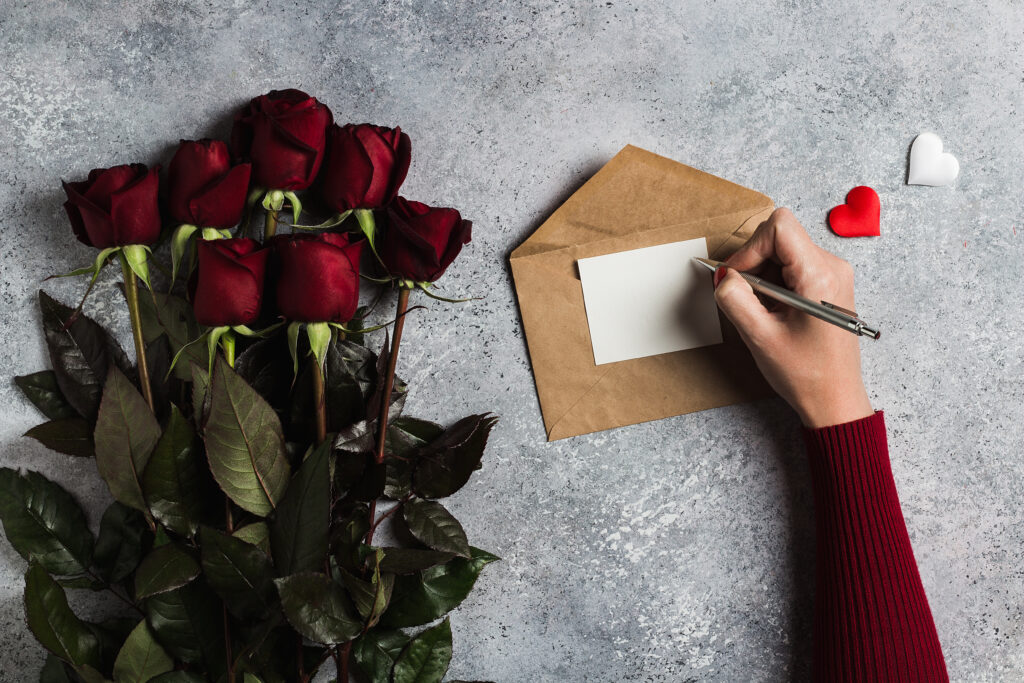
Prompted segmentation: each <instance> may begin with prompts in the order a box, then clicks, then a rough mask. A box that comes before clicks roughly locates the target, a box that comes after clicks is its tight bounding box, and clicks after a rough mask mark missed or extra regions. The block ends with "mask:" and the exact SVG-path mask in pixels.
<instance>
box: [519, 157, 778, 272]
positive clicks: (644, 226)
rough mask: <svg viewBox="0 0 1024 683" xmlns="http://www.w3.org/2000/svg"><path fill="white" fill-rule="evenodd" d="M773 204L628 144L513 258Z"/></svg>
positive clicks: (744, 190) (715, 178) (526, 242)
mask: <svg viewBox="0 0 1024 683" xmlns="http://www.w3.org/2000/svg"><path fill="white" fill-rule="evenodd" d="M771 206H772V201H771V199H769V198H768V197H766V196H765V195H763V194H761V193H760V192H756V191H754V190H751V189H748V188H745V187H743V186H741V185H737V184H735V183H731V182H729V181H728V180H723V179H722V178H719V177H717V176H713V175H711V174H709V173H705V172H703V171H699V170H697V169H695V168H691V167H690V166H686V165H685V164H681V163H679V162H677V161H672V160H671V159H667V158H665V157H662V156H658V155H657V154H653V153H651V152H648V151H646V150H643V149H640V148H639V147H633V146H632V145H629V146H627V147H625V148H624V149H623V150H622V151H620V152H619V153H618V154H616V155H615V157H614V158H612V160H611V161H609V162H608V163H607V164H605V166H604V167H602V168H601V170H600V171H598V172H597V173H596V174H594V176H593V177H592V178H591V179H590V180H588V181H587V182H586V183H585V184H584V185H583V186H582V187H581V188H580V189H579V190H577V191H576V192H575V193H574V194H573V195H572V196H571V197H570V198H569V199H568V200H566V202H565V203H564V204H563V205H562V206H561V207H559V208H558V209H557V210H556V211H555V212H554V213H553V214H552V215H551V217H550V218H549V219H548V220H547V221H545V222H544V223H543V224H542V225H541V226H540V227H539V228H538V229H537V230H536V231H535V232H534V233H533V234H532V235H531V236H530V237H529V238H527V239H526V240H525V241H524V242H523V243H522V244H521V245H520V246H519V247H518V248H517V249H516V250H515V251H513V252H512V254H511V256H510V258H511V259H513V260H514V259H519V258H522V257H525V256H530V255H533V254H538V253H543V252H547V251H552V250H557V249H564V248H566V247H570V246H573V245H578V244H583V243H587V242H591V241H595V240H604V239H609V238H614V237H622V236H626V235H632V234H636V233H638V232H644V231H646V230H649V229H652V228H661V227H664V226H668V225H674V224H681V223H689V222H694V221H697V220H703V219H708V218H714V217H717V216H722V215H725V214H736V213H744V212H745V213H747V214H748V215H750V214H753V213H755V212H757V211H759V210H761V209H764V208H767V207H771Z"/></svg>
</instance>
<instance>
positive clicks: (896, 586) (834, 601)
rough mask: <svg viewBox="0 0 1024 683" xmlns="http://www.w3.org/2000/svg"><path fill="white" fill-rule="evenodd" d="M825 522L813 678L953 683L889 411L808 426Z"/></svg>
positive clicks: (818, 509)
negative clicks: (894, 461)
mask: <svg viewBox="0 0 1024 683" xmlns="http://www.w3.org/2000/svg"><path fill="white" fill-rule="evenodd" d="M804 437H805V440H806V442H807V450H808V455H809V458H810V471H811V479H812V482H813V483H812V485H813V488H814V505H815V521H816V526H817V594H816V598H815V606H814V678H815V680H817V681H829V682H832V681H928V682H929V683H931V682H932V681H948V680H949V677H948V676H947V674H946V663H945V660H944V659H943V657H942V648H941V646H940V645H939V637H938V634H937V633H936V632H935V623H934V622H933V621H932V615H931V610H930V609H929V608H928V598H927V597H925V594H924V588H923V587H922V585H921V577H920V575H919V574H918V571H917V563H916V562H915V561H914V551H913V549H911V547H910V538H909V537H908V536H907V527H906V523H905V522H904V521H903V512H902V510H901V509H900V501H899V497H898V496H897V495H896V484H895V483H894V481H893V478H892V468H891V466H890V464H889V448H888V444H887V442H886V436H885V418H884V416H883V415H882V413H881V412H876V413H875V414H874V415H872V416H871V417H866V418H864V419H861V420H856V421H854V422H848V423H846V424H841V425H835V426H832V427H824V428H822V429H815V430H805V432H804Z"/></svg>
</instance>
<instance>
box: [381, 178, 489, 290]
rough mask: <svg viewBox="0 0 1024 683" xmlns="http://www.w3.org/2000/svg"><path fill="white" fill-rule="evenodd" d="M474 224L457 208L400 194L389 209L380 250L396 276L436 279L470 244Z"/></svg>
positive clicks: (386, 214)
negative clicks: (427, 203) (443, 206)
mask: <svg viewBox="0 0 1024 683" xmlns="http://www.w3.org/2000/svg"><path fill="white" fill-rule="evenodd" d="M472 227H473V224H472V223H471V222H470V221H465V220H462V216H461V215H459V212H458V211H456V210H455V209H440V208H433V207H430V206H427V205H426V204H421V203H420V202H410V201H408V200H406V199H403V198H402V197H396V198H395V201H394V202H392V203H391V204H390V205H389V206H388V208H387V211H386V212H385V221H384V226H383V231H382V234H381V236H380V238H379V239H380V244H379V248H378V250H379V252H380V258H381V261H383V262H384V266H385V267H386V268H387V269H388V272H390V273H391V274H392V275H394V276H395V277H399V278H402V279H404V280H412V281H414V282H433V281H434V280H436V279H438V278H439V277H441V275H443V274H444V271H445V269H446V268H448V266H449V265H451V262H452V261H454V260H455V257H456V256H458V255H459V252H460V251H462V245H463V244H468V243H469V239H470V232H471V231H472Z"/></svg>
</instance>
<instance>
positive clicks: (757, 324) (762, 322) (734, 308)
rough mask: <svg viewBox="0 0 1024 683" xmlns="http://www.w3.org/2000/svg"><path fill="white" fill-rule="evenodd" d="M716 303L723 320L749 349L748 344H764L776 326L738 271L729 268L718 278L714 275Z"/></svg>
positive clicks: (770, 315)
mask: <svg viewBox="0 0 1024 683" xmlns="http://www.w3.org/2000/svg"><path fill="white" fill-rule="evenodd" d="M715 275H716V278H715V279H716V280H717V281H718V284H717V285H716V286H715V302H716V303H717V304H718V307H719V308H720V309H721V310H722V312H723V313H725V315H726V317H727V318H729V320H730V321H731V322H732V324H733V325H735V326H736V329H738V330H739V331H740V334H741V335H742V336H743V339H744V340H745V341H747V343H748V345H749V344H750V341H751V340H763V339H764V338H765V337H766V336H767V335H769V334H770V333H771V331H772V330H773V328H774V327H775V326H776V324H777V323H776V321H775V320H774V319H773V318H772V314H771V313H769V312H768V309H767V308H765V307H764V306H763V305H762V304H761V302H760V301H759V300H758V298H757V295H756V294H754V290H753V289H752V288H751V287H750V283H748V282H747V281H746V280H744V279H743V278H742V277H741V276H740V274H739V272H738V271H736V270H733V269H732V268H729V269H727V270H726V273H725V275H724V276H722V277H721V278H718V277H717V276H718V273H715ZM755 343H759V342H755Z"/></svg>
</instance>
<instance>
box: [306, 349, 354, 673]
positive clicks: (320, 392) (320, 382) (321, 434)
mask: <svg viewBox="0 0 1024 683" xmlns="http://www.w3.org/2000/svg"><path fill="white" fill-rule="evenodd" d="M311 360H312V366H313V368H312V369H313V405H314V406H315V408H316V443H317V444H322V443H323V442H324V441H325V440H326V439H327V396H326V393H325V392H324V373H326V372H327V368H326V362H325V367H323V368H321V367H320V363H319V362H317V359H316V356H313V358H312V359H311ZM327 523H328V525H329V524H330V519H328V520H327ZM324 573H326V574H327V575H328V576H330V575H331V561H330V560H324ZM328 650H329V651H330V653H331V657H333V658H334V666H335V668H337V670H338V680H339V681H343V682H345V683H347V681H348V679H347V678H344V677H342V671H344V670H345V669H347V668H348V661H347V660H346V661H342V659H341V655H340V653H339V651H338V646H337V645H335V646H333V647H328Z"/></svg>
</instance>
